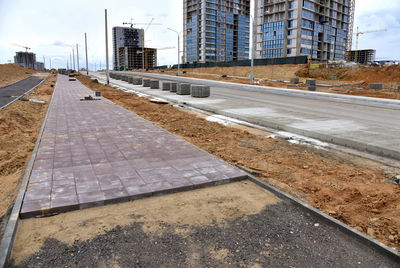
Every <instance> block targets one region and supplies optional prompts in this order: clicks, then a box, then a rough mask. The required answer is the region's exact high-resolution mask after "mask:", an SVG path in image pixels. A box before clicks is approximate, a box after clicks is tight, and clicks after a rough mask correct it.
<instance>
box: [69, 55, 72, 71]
mask: <svg viewBox="0 0 400 268" xmlns="http://www.w3.org/2000/svg"><path fill="white" fill-rule="evenodd" d="M69 57H70V59H69V65H70V68H71V70H72V54H71V53H70V54H69Z"/></svg>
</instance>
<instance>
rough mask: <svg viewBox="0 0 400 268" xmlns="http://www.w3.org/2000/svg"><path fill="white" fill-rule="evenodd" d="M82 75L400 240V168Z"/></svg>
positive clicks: (349, 219)
mask: <svg viewBox="0 0 400 268" xmlns="http://www.w3.org/2000/svg"><path fill="white" fill-rule="evenodd" d="M79 80H80V81H81V82H83V84H85V85H86V86H88V87H89V88H91V89H94V90H98V91H101V92H102V95H103V96H104V97H106V98H108V99H110V100H112V101H113V102H115V103H116V104H118V105H121V106H123V107H125V108H126V109H128V110H131V111H133V112H135V113H136V114H138V115H140V116H142V117H144V118H145V119H147V120H149V121H151V122H153V123H155V124H156V125H158V126H161V127H163V128H164V129H166V130H168V131H170V132H172V133H174V134H175V135H178V136H180V137H182V138H184V139H186V140H187V141H189V142H191V143H193V144H194V145H196V146H198V147H200V148H202V149H204V150H205V151H207V152H209V153H211V154H214V155H216V156H218V157H220V158H222V159H224V160H225V161H227V162H229V163H231V164H233V165H241V166H244V167H246V168H250V169H252V170H256V171H258V172H259V173H260V175H259V176H258V177H259V178H260V179H262V180H264V181H266V182H267V183H269V184H271V185H274V186H276V187H278V188H280V189H282V190H283V191H285V192H287V193H289V194H292V195H294V196H296V197H298V198H300V199H302V200H305V201H307V202H308V203H310V204H311V205H313V206H314V207H316V208H318V209H320V210H322V211H324V212H326V213H327V214H329V215H331V216H333V217H335V218H336V219H339V220H341V221H342V222H344V223H346V224H348V225H350V226H352V227H355V228H356V229H358V230H360V231H362V232H365V233H367V232H368V234H369V235H371V236H372V237H374V238H376V239H378V240H380V241H382V242H383V243H385V244H387V245H389V246H393V247H396V246H399V244H398V243H399V240H398V236H399V234H400V205H399V198H400V195H399V194H400V187H398V186H395V185H393V184H389V183H386V182H384V181H385V180H386V179H388V178H389V177H391V176H393V175H397V174H398V173H397V172H399V170H398V169H391V168H390V167H388V166H385V165H380V164H379V163H375V162H371V161H370V162H368V161H367V160H366V159H361V158H356V157H353V156H341V157H339V156H338V155H337V154H335V153H333V152H330V151H326V150H320V149H316V148H314V147H311V146H303V145H296V144H291V143H289V142H287V141H285V140H277V139H272V138H268V137H266V136H263V135H254V134H251V133H249V132H248V131H244V130H241V129H235V128H231V127H225V126H222V125H220V124H218V123H215V122H209V121H206V120H204V119H202V118H199V117H196V116H195V115H193V114H190V113H187V112H186V111H183V110H181V109H177V108H174V107H173V106H171V105H160V104H154V103H150V102H149V100H148V99H146V98H140V97H138V96H136V95H133V94H130V93H124V92H122V91H119V90H116V89H113V88H110V87H107V86H104V85H102V84H99V83H95V82H92V81H91V79H90V78H88V77H86V76H80V77H79ZM188 122H190V123H188ZM396 173H397V174H396ZM389 236H393V237H394V240H393V239H392V241H390V239H389Z"/></svg>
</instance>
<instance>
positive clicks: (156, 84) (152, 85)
mask: <svg viewBox="0 0 400 268" xmlns="http://www.w3.org/2000/svg"><path fill="white" fill-rule="evenodd" d="M150 88H152V89H157V88H160V81H158V80H150Z"/></svg>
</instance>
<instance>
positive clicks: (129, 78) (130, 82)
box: [128, 76, 133, 84]
mask: <svg viewBox="0 0 400 268" xmlns="http://www.w3.org/2000/svg"><path fill="white" fill-rule="evenodd" d="M128 83H129V84H132V83H133V77H132V76H130V77H128Z"/></svg>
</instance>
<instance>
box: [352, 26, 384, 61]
mask: <svg viewBox="0 0 400 268" xmlns="http://www.w3.org/2000/svg"><path fill="white" fill-rule="evenodd" d="M386 31H387V29H379V30H369V31H363V32H360V29H359V27H358V26H357V32H355V33H354V35H355V36H356V51H355V53H354V61H355V62H357V56H358V39H359V37H360V35H362V34H367V33H379V32H386Z"/></svg>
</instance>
